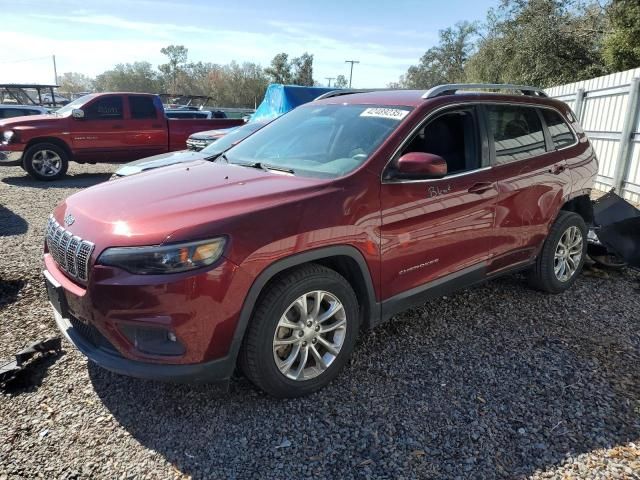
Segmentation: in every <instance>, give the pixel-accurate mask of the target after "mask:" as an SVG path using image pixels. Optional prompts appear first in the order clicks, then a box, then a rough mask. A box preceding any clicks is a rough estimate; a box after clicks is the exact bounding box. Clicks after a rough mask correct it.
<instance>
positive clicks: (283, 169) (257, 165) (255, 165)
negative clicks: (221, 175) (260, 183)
mask: <svg viewBox="0 0 640 480" xmlns="http://www.w3.org/2000/svg"><path fill="white" fill-rule="evenodd" d="M225 158H226V157H225ZM227 162H228V163H229V164H231V165H240V166H241V167H249V168H258V169H260V170H264V171H265V172H266V171H269V170H273V171H275V172H284V173H290V174H291V175H294V174H295V172H294V171H293V170H292V169H290V168H288V167H281V166H279V165H270V164H268V163H262V162H229V161H227Z"/></svg>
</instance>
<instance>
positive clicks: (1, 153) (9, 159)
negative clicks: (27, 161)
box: [0, 147, 22, 167]
mask: <svg viewBox="0 0 640 480" xmlns="http://www.w3.org/2000/svg"><path fill="white" fill-rule="evenodd" d="M0 148H2V147H0ZM21 163H22V151H21V150H20V151H10V150H0V166H5V167H12V166H16V165H20V164H21Z"/></svg>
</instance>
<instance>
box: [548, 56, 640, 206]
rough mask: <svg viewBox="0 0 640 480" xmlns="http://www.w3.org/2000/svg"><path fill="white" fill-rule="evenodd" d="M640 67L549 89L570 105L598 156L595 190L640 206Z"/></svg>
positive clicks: (551, 93) (552, 95)
mask: <svg viewBox="0 0 640 480" xmlns="http://www.w3.org/2000/svg"><path fill="white" fill-rule="evenodd" d="M639 89H640V68H636V69H634V70H627V71H626V72H620V73H614V74H612V75H606V76H604V77H598V78H593V79H591V80H585V81H582V82H576V83H570V84H568V85H560V86H557V87H552V88H549V89H547V90H546V91H547V93H548V94H549V96H551V97H555V98H557V99H559V100H562V101H564V102H566V103H568V104H569V106H570V107H571V108H572V109H573V111H574V112H575V114H576V116H577V117H578V119H579V120H580V123H581V124H582V127H583V128H584V129H585V130H586V132H587V135H588V136H589V139H590V140H591V142H592V144H593V147H594V148H595V150H596V153H597V155H598V160H599V162H600V168H599V171H598V177H597V178H596V185H595V188H597V189H598V190H603V191H608V190H610V189H611V188H614V187H615V189H616V191H617V192H618V194H620V195H622V196H623V197H625V198H627V199H628V200H630V201H631V202H634V203H640V97H639V96H638V92H639Z"/></svg>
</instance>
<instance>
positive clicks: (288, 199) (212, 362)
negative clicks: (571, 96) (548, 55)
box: [44, 85, 598, 397]
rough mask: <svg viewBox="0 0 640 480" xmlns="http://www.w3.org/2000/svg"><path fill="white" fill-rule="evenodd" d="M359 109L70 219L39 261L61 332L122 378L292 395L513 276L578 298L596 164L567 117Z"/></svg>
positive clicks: (521, 107) (359, 100) (489, 105)
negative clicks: (358, 348) (436, 306)
mask: <svg viewBox="0 0 640 480" xmlns="http://www.w3.org/2000/svg"><path fill="white" fill-rule="evenodd" d="M478 88H481V89H494V90H495V89H502V90H506V91H521V92H522V95H519V94H499V93H487V92H484V93H479V94H477V93H469V92H466V90H468V89H478ZM348 93H349V92H346V91H338V92H335V93H331V94H328V95H326V96H325V98H321V99H318V100H317V101H314V102H312V103H310V104H308V105H302V106H300V107H298V108H296V109H294V110H292V111H291V112H289V113H287V114H285V115H283V116H281V117H280V118H278V119H276V120H274V121H273V122H272V123H270V124H269V125H267V126H266V127H264V128H263V129H261V130H258V131H257V132H256V133H254V134H253V135H251V136H250V137H248V138H246V139H245V140H244V141H242V142H240V143H239V144H238V145H236V146H234V147H233V148H231V149H229V150H227V151H226V152H225V154H224V157H223V156H221V158H220V160H218V161H216V162H210V161H204V160H199V161H193V162H190V163H189V164H188V165H186V166H185V165H173V166H169V167H165V168H160V169H157V170H156V171H153V172H148V173H146V174H143V175H134V176H132V177H130V178H123V179H120V180H116V181H113V182H106V183H103V184H101V185H97V186H94V187H90V188H87V189H85V190H82V191H80V192H78V193H76V194H74V195H72V196H70V197H69V198H67V199H66V200H65V201H63V202H62V203H61V204H59V205H58V206H57V207H56V208H55V209H54V211H53V214H52V215H51V217H50V218H49V221H48V226H47V230H46V247H45V252H44V264H45V268H46V270H45V277H46V283H47V290H48V292H49V298H50V301H51V304H52V305H53V315H54V318H55V321H56V323H57V324H58V326H59V328H60V330H61V331H62V332H63V333H64V335H66V336H67V338H68V339H69V340H70V341H71V342H73V343H74V344H75V345H76V346H77V348H78V349H79V350H80V351H82V352H83V353H84V354H85V355H87V356H88V357H89V358H90V359H91V360H92V361H93V362H95V363H97V364H98V365H101V366H102V367H104V368H107V369H109V370H112V371H115V372H118V373H122V374H126V375H132V376H136V377H143V378H153V379H162V380H171V381H194V382H204V381H213V380H227V379H229V377H230V376H231V374H232V372H234V370H235V368H236V364H237V363H238V364H239V366H240V368H241V369H242V370H243V371H244V373H245V375H246V376H247V378H248V379H249V380H250V381H251V382H253V383H254V384H255V385H257V386H258V387H260V388H261V389H263V390H264V391H266V392H268V393H270V394H271V395H274V396H277V397H294V396H300V395H306V394H309V393H311V392H314V391H316V390H319V389H320V388H322V387H323V386H325V385H327V384H328V383H329V382H330V381H331V380H332V379H334V378H335V377H336V376H337V375H338V374H339V372H340V370H341V369H342V368H343V366H344V365H345V364H346V363H347V361H348V360H349V356H350V354H351V352H352V350H353V348H354V345H355V343H356V339H357V337H358V335H359V334H360V333H361V332H362V331H363V330H367V329H370V328H373V327H375V326H376V325H379V324H380V323H382V322H384V321H386V320H388V319H389V318H391V317H392V316H393V315H394V314H396V313H397V312H399V311H402V310H405V309H407V308H410V307H412V306H415V305H420V304H423V303H424V302H426V301H427V300H429V299H432V298H434V297H438V296H441V295H444V294H447V293H449V292H451V291H454V290H458V289H460V288H463V287H466V286H469V285H473V284H476V283H478V282H482V281H484V280H488V279H491V278H495V277H497V276H499V275H503V274H505V273H510V272H514V271H518V270H522V271H525V272H526V273H527V275H528V278H529V281H530V282H531V285H533V286H534V287H535V288H537V289H540V290H542V291H545V292H549V293H559V292H564V291H566V290H567V289H568V288H569V287H571V285H572V284H573V283H574V281H575V280H576V278H577V276H578V274H579V272H580V270H581V268H582V265H583V262H584V258H585V253H586V245H587V242H586V237H587V228H586V226H585V222H586V221H589V220H590V219H591V217H592V208H591V201H590V199H589V194H590V191H591V188H592V185H593V181H594V178H595V175H596V173H597V170H598V166H597V160H596V156H595V153H594V149H593V148H592V146H591V143H590V142H589V140H588V139H587V137H586V135H585V133H584V131H583V130H582V128H581V127H580V126H579V124H578V122H577V120H576V118H575V117H574V115H573V114H572V112H571V110H570V108H569V107H568V106H567V105H566V104H564V103H562V102H560V101H557V100H553V99H550V98H547V97H546V95H545V94H544V92H542V91H541V90H538V89H536V88H532V87H518V86H513V85H506V86H500V85H482V86H478V85H443V86H439V87H435V88H433V89H431V90H429V91H426V92H420V91H416V90H404V91H372V92H369V93H354V94H348ZM219 141H222V140H219ZM215 145H216V143H213V144H212V145H211V147H214V146H215ZM193 155H195V154H193ZM138 199H139V201H138ZM566 301H567V302H569V303H570V302H571V297H570V296H567V297H566ZM575 301H576V302H578V303H579V301H580V297H579V296H578V297H576V300H575ZM387 341H400V342H401V339H398V338H395V339H394V338H389V339H387ZM398 348H405V346H404V345H402V344H401V345H399V346H398Z"/></svg>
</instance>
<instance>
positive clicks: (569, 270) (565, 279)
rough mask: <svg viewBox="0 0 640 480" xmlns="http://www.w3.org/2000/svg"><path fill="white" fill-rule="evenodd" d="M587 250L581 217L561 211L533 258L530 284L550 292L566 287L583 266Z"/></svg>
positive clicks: (562, 289) (585, 232) (585, 229)
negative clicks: (534, 258) (536, 256)
mask: <svg viewBox="0 0 640 480" xmlns="http://www.w3.org/2000/svg"><path fill="white" fill-rule="evenodd" d="M586 253H587V226H586V225H585V223H584V220H583V219H582V217H581V216H580V215H578V214H576V213H573V212H565V211H562V212H560V215H558V218H557V219H556V221H555V223H554V224H553V226H552V227H551V230H550V231H549V235H548V236H547V239H546V240H545V242H544V245H543V247H542V251H541V252H540V254H539V255H538V258H537V259H536V263H535V266H534V268H533V270H532V271H531V274H530V276H529V282H530V284H531V285H532V286H533V287H535V288H537V289H539V290H542V291H545V292H549V293H560V292H563V291H565V290H566V289H568V288H569V287H570V286H571V285H573V282H575V280H576V277H577V276H578V274H579V273H580V271H581V270H582V266H583V265H584V260H585V257H586Z"/></svg>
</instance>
